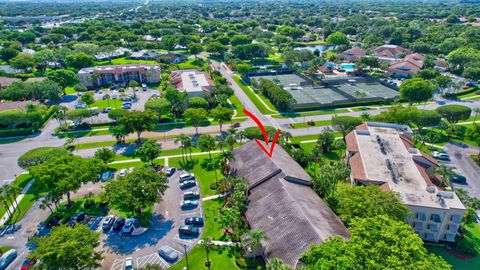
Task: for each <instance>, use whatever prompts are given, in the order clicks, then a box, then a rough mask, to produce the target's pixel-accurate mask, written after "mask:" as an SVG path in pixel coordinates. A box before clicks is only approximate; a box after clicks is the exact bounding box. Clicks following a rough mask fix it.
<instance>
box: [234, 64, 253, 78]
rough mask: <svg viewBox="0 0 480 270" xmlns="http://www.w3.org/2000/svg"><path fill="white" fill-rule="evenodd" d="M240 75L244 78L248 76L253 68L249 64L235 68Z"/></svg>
mask: <svg viewBox="0 0 480 270" xmlns="http://www.w3.org/2000/svg"><path fill="white" fill-rule="evenodd" d="M235 68H236V70H237V72H238V74H240V75H242V77H243V78H245V77H246V76H247V74H248V73H249V72H250V70H251V69H252V67H251V66H250V65H249V64H238V65H236V66H235Z"/></svg>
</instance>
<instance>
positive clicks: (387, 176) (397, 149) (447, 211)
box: [345, 122, 465, 242]
mask: <svg viewBox="0 0 480 270" xmlns="http://www.w3.org/2000/svg"><path fill="white" fill-rule="evenodd" d="M411 136H412V131H411V129H410V128H409V127H408V126H403V125H396V124H387V123H376V122H366V123H364V124H362V125H360V126H357V127H356V129H355V130H353V131H352V132H350V133H349V134H348V135H347V136H346V137H345V141H346V146H347V163H348V165H349V167H350V169H351V180H352V183H353V184H356V185H377V186H379V187H380V189H381V190H383V191H393V192H396V193H398V194H399V196H400V199H401V200H402V201H403V203H404V204H406V205H407V206H408V207H409V208H410V210H411V211H412V212H413V213H414V215H411V216H409V217H407V220H406V222H407V223H409V224H410V225H411V226H412V227H413V229H414V230H415V231H416V232H417V234H418V235H419V236H420V237H421V238H422V239H424V240H426V241H431V242H438V241H447V242H454V241H455V236H456V235H457V234H458V224H459V223H460V222H461V220H462V217H463V214H464V212H465V206H464V205H463V204H462V202H461V201H460V200H459V198H458V196H457V195H456V194H455V193H454V192H447V191H443V190H442V189H441V188H440V187H438V186H437V185H436V183H439V179H437V176H435V174H434V170H435V168H436V167H437V166H438V163H437V161H436V160H435V159H433V158H431V157H430V156H428V155H426V154H425V153H423V152H422V151H420V150H418V149H417V148H415V145H414V144H413V143H412V141H411Z"/></svg>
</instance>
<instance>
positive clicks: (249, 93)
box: [233, 76, 278, 114]
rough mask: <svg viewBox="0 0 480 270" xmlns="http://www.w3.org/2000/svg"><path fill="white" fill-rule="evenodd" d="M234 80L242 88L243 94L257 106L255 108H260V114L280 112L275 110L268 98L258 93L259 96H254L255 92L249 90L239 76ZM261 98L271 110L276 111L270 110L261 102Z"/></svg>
mask: <svg viewBox="0 0 480 270" xmlns="http://www.w3.org/2000/svg"><path fill="white" fill-rule="evenodd" d="M233 80H234V81H235V82H236V83H237V84H238V85H239V86H240V88H242V90H243V92H245V94H246V95H247V96H248V98H249V99H250V100H251V101H252V102H253V104H255V106H256V107H257V108H258V110H259V111H260V112H262V113H263V114H272V113H276V112H278V111H277V110H276V108H275V106H274V105H273V104H272V103H271V102H270V100H268V99H267V98H266V97H263V96H262V95H261V94H260V93H258V96H256V95H255V94H254V92H253V91H252V90H251V89H250V88H248V86H247V85H246V84H245V83H244V82H243V81H242V80H241V79H240V78H239V77H237V76H234V77H233ZM259 97H260V98H262V100H263V102H265V104H267V105H268V106H269V107H270V108H272V109H273V110H275V111H271V110H269V109H268V108H267V107H265V105H263V103H262V102H261V101H260V99H259Z"/></svg>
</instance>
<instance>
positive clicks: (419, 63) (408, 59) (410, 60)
mask: <svg viewBox="0 0 480 270" xmlns="http://www.w3.org/2000/svg"><path fill="white" fill-rule="evenodd" d="M424 64H425V56H423V55H421V54H419V53H412V54H409V55H407V56H405V58H404V60H403V61H401V62H398V63H395V64H393V65H391V66H390V67H389V68H388V74H389V75H392V76H396V77H402V78H411V77H413V76H414V75H415V74H417V72H418V71H420V70H421V69H422V68H423V66H424Z"/></svg>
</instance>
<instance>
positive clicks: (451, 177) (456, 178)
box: [450, 174, 467, 184]
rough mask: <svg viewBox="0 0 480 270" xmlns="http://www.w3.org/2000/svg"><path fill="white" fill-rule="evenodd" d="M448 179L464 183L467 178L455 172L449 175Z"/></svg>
mask: <svg viewBox="0 0 480 270" xmlns="http://www.w3.org/2000/svg"><path fill="white" fill-rule="evenodd" d="M450 181H452V182H454V183H462V184H465V183H467V178H466V177H465V176H463V175H458V174H455V175H452V176H450Z"/></svg>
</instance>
